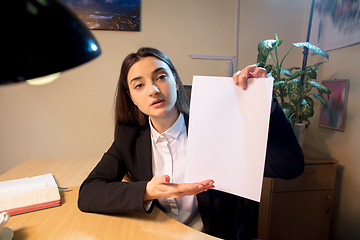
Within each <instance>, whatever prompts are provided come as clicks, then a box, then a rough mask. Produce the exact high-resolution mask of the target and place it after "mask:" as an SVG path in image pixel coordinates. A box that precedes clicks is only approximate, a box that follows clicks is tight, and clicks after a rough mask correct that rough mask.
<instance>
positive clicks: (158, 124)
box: [149, 109, 180, 134]
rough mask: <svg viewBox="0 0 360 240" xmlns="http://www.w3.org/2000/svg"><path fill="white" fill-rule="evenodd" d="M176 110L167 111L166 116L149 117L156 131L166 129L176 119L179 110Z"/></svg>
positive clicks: (161, 131)
mask: <svg viewBox="0 0 360 240" xmlns="http://www.w3.org/2000/svg"><path fill="white" fill-rule="evenodd" d="M175 110H176V111H174V112H171V113H169V114H168V115H167V116H166V117H149V118H150V121H151V123H152V126H153V127H154V128H155V130H156V131H158V133H160V134H161V133H163V132H165V131H166V130H168V129H169V128H170V127H171V126H172V125H173V124H174V123H175V122H176V120H177V119H178V117H179V114H180V113H179V112H178V110H177V109H175Z"/></svg>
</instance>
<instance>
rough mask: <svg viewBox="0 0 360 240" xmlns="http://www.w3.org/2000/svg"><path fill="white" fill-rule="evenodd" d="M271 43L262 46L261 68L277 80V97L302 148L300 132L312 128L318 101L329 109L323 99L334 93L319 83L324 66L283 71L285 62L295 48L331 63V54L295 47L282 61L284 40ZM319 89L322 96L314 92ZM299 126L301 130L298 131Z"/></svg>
mask: <svg viewBox="0 0 360 240" xmlns="http://www.w3.org/2000/svg"><path fill="white" fill-rule="evenodd" d="M275 37H276V39H268V40H264V41H262V42H260V43H259V45H258V56H257V65H258V66H259V67H264V68H265V69H266V71H267V72H268V77H273V78H274V87H273V96H274V97H276V98H278V100H279V102H280V105H281V107H282V109H283V111H284V113H285V115H286V116H287V117H288V118H289V120H290V122H291V123H292V125H293V126H294V130H295V133H296V134H297V137H298V140H299V142H300V144H302V136H300V134H299V132H303V131H304V129H305V127H306V126H307V125H309V124H310V121H309V118H311V117H312V116H314V101H313V98H314V99H317V100H319V101H320V102H321V104H323V106H324V108H327V102H326V101H325V99H324V97H323V96H322V95H323V94H324V93H325V94H327V96H328V97H329V95H330V93H331V91H330V90H329V89H327V88H326V87H325V86H323V85H322V84H320V83H318V82H316V77H317V73H316V70H317V69H318V66H320V65H321V64H323V63H324V62H325V61H324V62H318V63H316V64H314V65H312V66H304V67H303V68H300V67H292V68H289V69H286V68H283V67H282V66H283V63H284V60H285V58H286V57H287V56H288V54H289V53H290V51H291V50H292V49H293V48H294V46H295V47H307V48H308V49H310V50H311V51H313V52H314V53H317V54H319V55H321V56H323V57H324V58H326V59H329V54H328V53H327V52H326V51H324V50H322V49H320V48H318V47H316V46H314V45H312V44H311V43H309V42H300V43H293V46H292V47H291V48H290V50H289V51H288V52H287V53H286V54H285V56H284V57H283V58H282V59H279V55H278V48H279V46H280V45H281V43H282V40H279V39H278V36H277V34H276V33H275ZM267 58H272V59H273V61H274V63H273V64H267V63H266V61H267ZM313 88H315V89H317V92H318V93H313V92H312V91H311V90H312V89H313ZM298 126H301V127H300V128H301V129H300V130H298V129H297V128H298Z"/></svg>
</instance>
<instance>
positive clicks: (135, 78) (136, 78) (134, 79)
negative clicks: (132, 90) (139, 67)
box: [129, 77, 142, 84]
mask: <svg viewBox="0 0 360 240" xmlns="http://www.w3.org/2000/svg"><path fill="white" fill-rule="evenodd" d="M141 78H142V77H134V78H133V79H131V80H130V83H129V84H131V83H132V82H133V81H136V80H139V79H141Z"/></svg>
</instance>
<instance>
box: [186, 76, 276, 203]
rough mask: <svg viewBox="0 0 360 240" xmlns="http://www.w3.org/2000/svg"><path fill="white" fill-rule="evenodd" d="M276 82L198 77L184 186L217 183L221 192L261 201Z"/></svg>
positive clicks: (189, 130) (195, 84)
mask: <svg viewBox="0 0 360 240" xmlns="http://www.w3.org/2000/svg"><path fill="white" fill-rule="evenodd" d="M272 87H273V79H272V78H261V79H248V87H247V89H246V90H242V89H241V88H240V87H239V86H236V85H234V83H233V81H232V78H230V77H207V76H194V78H193V84H192V94H191V103H190V118H189V129H188V146H187V157H186V171H185V182H189V183H190V182H197V181H202V180H206V179H213V180H214V182H215V184H214V185H215V187H216V189H217V190H221V191H224V192H228V193H231V194H235V195H238V196H242V197H245V198H248V199H251V200H254V201H258V202H259V201H260V196H261V187H262V181H263V174H264V163H265V155H266V146H267V138H268V129H269V118H270V109H271V103H272Z"/></svg>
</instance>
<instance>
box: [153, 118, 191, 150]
mask: <svg viewBox="0 0 360 240" xmlns="http://www.w3.org/2000/svg"><path fill="white" fill-rule="evenodd" d="M149 124H150V129H151V138H152V139H153V141H154V142H155V143H157V142H158V140H159V138H160V137H161V136H163V137H165V138H166V139H167V140H168V141H171V140H173V139H177V138H178V137H179V135H180V133H182V132H183V131H185V120H184V116H183V114H182V113H180V114H179V117H178V119H177V120H176V122H175V123H174V124H173V125H172V126H171V127H170V128H169V129H168V130H166V131H165V132H163V133H162V134H160V133H159V132H158V131H156V130H155V128H154V127H153V125H152V123H151V121H150V118H149Z"/></svg>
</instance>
